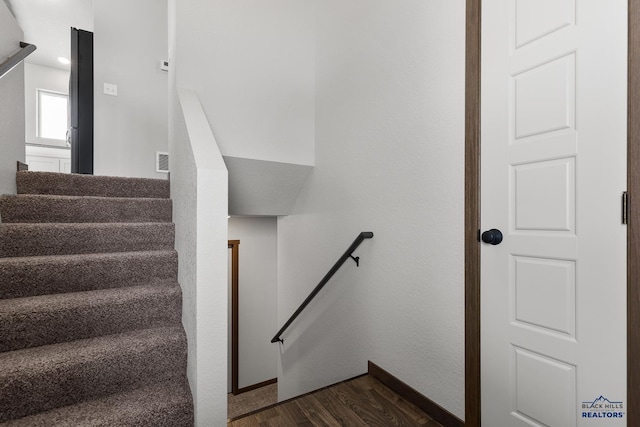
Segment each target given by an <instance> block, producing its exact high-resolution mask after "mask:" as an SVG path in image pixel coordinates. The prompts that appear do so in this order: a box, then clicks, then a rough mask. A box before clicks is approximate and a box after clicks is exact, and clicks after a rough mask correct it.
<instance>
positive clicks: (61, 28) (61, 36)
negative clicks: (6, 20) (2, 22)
mask: <svg viewBox="0 0 640 427" xmlns="http://www.w3.org/2000/svg"><path fill="white" fill-rule="evenodd" d="M4 2H5V3H6V4H7V6H8V7H9V9H10V10H11V12H13V15H14V16H15V17H16V20H17V21H18V24H19V25H20V27H21V28H22V31H24V40H23V41H25V42H27V43H31V44H35V45H36V46H37V47H38V49H37V50H36V51H35V52H34V53H32V54H31V55H30V56H29V57H28V58H27V59H26V62H30V63H33V64H39V65H44V66H47V67H52V68H59V69H63V70H68V69H69V66H68V65H63V64H61V63H60V62H59V61H58V59H57V58H58V57H59V56H62V57H65V58H67V59H68V58H69V54H70V53H69V50H70V44H71V42H70V36H69V34H70V30H69V29H70V28H71V27H75V28H78V29H82V30H87V31H93V0H4Z"/></svg>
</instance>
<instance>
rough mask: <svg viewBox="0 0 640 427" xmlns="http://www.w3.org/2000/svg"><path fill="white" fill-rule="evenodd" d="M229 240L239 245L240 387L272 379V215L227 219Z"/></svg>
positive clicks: (274, 373)
mask: <svg viewBox="0 0 640 427" xmlns="http://www.w3.org/2000/svg"><path fill="white" fill-rule="evenodd" d="M229 240H240V246H239V254H240V257H239V258H240V259H239V270H240V271H239V284H238V291H239V297H238V303H239V309H238V313H239V332H238V336H239V342H238V347H239V348H238V386H239V387H240V388H243V387H247V386H250V385H254V384H257V383H260V382H263V381H267V380H270V379H272V378H276V377H277V375H278V369H277V350H278V348H277V346H276V345H274V344H272V343H271V338H273V335H274V334H275V333H276V331H277V329H278V325H277V324H276V292H277V258H276V253H277V223H276V218H230V219H229Z"/></svg>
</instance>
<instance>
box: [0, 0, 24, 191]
mask: <svg viewBox="0 0 640 427" xmlns="http://www.w3.org/2000/svg"><path fill="white" fill-rule="evenodd" d="M22 38H23V33H22V30H21V29H20V27H19V26H18V23H17V22H16V20H15V18H14V17H13V15H12V14H11V12H10V11H9V9H8V8H7V5H6V4H5V2H3V1H2V2H0V57H2V58H3V60H4V58H7V57H9V56H11V55H13V54H14V53H16V52H17V51H18V50H19V49H20V45H19V43H20V42H21V41H23V40H22ZM0 153H2V155H0V194H14V193H15V192H16V170H17V163H16V162H18V161H21V162H24V65H23V64H20V65H18V66H17V67H16V68H14V69H13V70H12V71H10V72H9V73H8V74H6V75H5V76H4V77H3V78H1V79H0Z"/></svg>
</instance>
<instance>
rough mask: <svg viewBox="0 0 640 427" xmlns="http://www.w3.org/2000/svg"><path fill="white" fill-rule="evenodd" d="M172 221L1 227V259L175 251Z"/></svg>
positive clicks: (13, 225) (39, 224) (7, 225)
mask: <svg viewBox="0 0 640 427" xmlns="http://www.w3.org/2000/svg"><path fill="white" fill-rule="evenodd" d="M174 230H175V226H174V224H173V223H170V222H142V223H136V222H127V223H125V222H121V223H45V224H43V223H36V224H22V223H17V224H11V223H9V224H5V223H1V224H0V257H14V256H39V255H63V254H80V253H100V252H131V251H137V250H160V249H173V245H174Z"/></svg>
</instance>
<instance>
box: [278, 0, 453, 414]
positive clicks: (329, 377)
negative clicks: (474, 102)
mask: <svg viewBox="0 0 640 427" xmlns="http://www.w3.org/2000/svg"><path fill="white" fill-rule="evenodd" d="M317 9H318V16H317V41H316V49H317V50H316V90H317V92H316V116H315V117H316V122H315V128H316V133H315V135H316V157H315V167H314V171H313V173H312V174H311V177H310V179H309V181H308V182H307V184H306V186H305V188H304V189H303V192H302V195H301V196H300V198H299V199H298V202H297V205H296V207H295V208H294V213H293V214H292V215H290V216H287V217H282V218H281V219H279V221H278V276H279V278H278V283H279V289H278V322H279V323H281V322H284V321H285V320H286V319H287V317H288V316H289V315H290V314H291V313H292V312H293V310H295V308H297V306H298V304H299V303H300V302H301V301H302V300H303V299H304V298H305V297H306V296H307V294H308V293H309V292H310V290H311V289H312V288H313V287H314V286H315V285H316V283H317V282H318V281H319V280H320V279H321V278H322V276H323V275H324V274H325V273H326V271H327V270H328V269H329V268H330V267H331V266H332V265H333V263H334V262H335V260H336V259H337V258H338V257H339V256H340V255H341V254H342V253H343V251H344V250H345V249H346V248H347V246H348V245H349V244H350V243H351V242H352V241H353V239H354V238H355V237H356V235H357V234H358V233H359V232H361V231H373V232H374V233H375V237H374V238H373V239H372V240H366V241H365V242H364V243H363V244H362V246H361V247H360V249H358V251H357V254H358V255H359V256H360V257H361V259H360V268H356V266H355V265H354V263H353V262H347V263H346V264H345V265H344V266H343V268H342V269H341V270H340V271H339V272H338V273H337V274H336V276H334V279H333V280H332V281H331V282H329V284H328V285H327V286H326V287H325V288H324V289H323V290H322V292H321V293H320V294H319V295H318V296H317V301H315V302H313V303H312V304H311V305H310V306H309V307H308V310H307V311H306V312H305V313H303V314H302V315H301V317H300V318H299V319H298V320H297V321H296V322H295V323H294V324H293V325H292V328H291V330H290V331H289V332H287V333H285V335H284V344H283V345H282V346H281V349H280V366H279V369H280V374H279V377H278V389H279V398H280V399H285V398H289V397H291V396H295V395H298V394H301V393H304V392H307V391H310V390H313V389H316V388H318V387H321V386H324V385H327V384H330V383H333V382H336V381H340V380H343V379H345V378H349V377H352V376H354V375H357V374H361V373H363V372H365V371H366V369H367V365H366V362H367V360H371V361H373V362H375V363H376V364H378V365H380V366H381V367H382V368H384V369H386V370H387V371H389V372H391V373H392V374H393V375H395V376H397V377H398V378H400V379H401V380H402V381H404V382H406V383H407V384H409V385H410V386H412V387H413V388H415V389H416V390H418V391H419V392H420V393H422V394H424V395H426V396H427V397H429V398H431V399H432V400H434V401H435V402H436V403H438V404H440V405H441V406H443V407H444V408H446V409H447V410H449V411H450V412H452V413H454V414H455V415H457V416H458V417H460V418H463V417H464V265H463V261H464V254H463V226H464V206H463V200H464V199H463V198H464V181H463V177H464V47H465V46H464V42H465V41H464V34H465V8H464V1H463V0H455V1H452V0H431V1H424V0H405V1H402V2H392V1H385V0H351V1H348V2H345V1H342V0H324V1H321V2H318V3H317Z"/></svg>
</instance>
